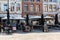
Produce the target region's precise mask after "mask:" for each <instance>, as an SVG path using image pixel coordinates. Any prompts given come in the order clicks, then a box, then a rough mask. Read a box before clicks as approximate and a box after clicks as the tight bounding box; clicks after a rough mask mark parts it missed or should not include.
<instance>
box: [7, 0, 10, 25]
mask: <svg viewBox="0 0 60 40" xmlns="http://www.w3.org/2000/svg"><path fill="white" fill-rule="evenodd" d="M6 11H7V25H9V24H10V19H9V17H10V15H9V0H8V9H7V10H6Z"/></svg>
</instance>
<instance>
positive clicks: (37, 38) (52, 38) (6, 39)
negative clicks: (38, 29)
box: [0, 32, 60, 40]
mask: <svg viewBox="0 0 60 40" xmlns="http://www.w3.org/2000/svg"><path fill="white" fill-rule="evenodd" d="M0 40H60V32H49V33H43V32H42V33H20V34H19V33H14V34H12V35H0Z"/></svg>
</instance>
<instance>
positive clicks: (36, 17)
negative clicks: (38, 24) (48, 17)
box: [29, 16, 41, 19]
mask: <svg viewBox="0 0 60 40" xmlns="http://www.w3.org/2000/svg"><path fill="white" fill-rule="evenodd" d="M29 18H30V19H38V18H41V16H30V17H29Z"/></svg>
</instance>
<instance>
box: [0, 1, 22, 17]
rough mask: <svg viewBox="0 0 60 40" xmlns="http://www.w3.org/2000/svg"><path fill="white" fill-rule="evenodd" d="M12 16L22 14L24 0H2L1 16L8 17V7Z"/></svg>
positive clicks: (0, 6)
mask: <svg viewBox="0 0 60 40" xmlns="http://www.w3.org/2000/svg"><path fill="white" fill-rule="evenodd" d="M8 5H9V13H10V17H12V16H13V17H15V16H19V15H21V14H22V0H9V3H8V0H0V17H7V15H6V13H7V12H6V9H8Z"/></svg>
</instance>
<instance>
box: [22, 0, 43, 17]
mask: <svg viewBox="0 0 60 40" xmlns="http://www.w3.org/2000/svg"><path fill="white" fill-rule="evenodd" d="M26 14H29V15H39V16H40V15H41V14H42V0H22V16H24V17H25V16H26Z"/></svg>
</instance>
